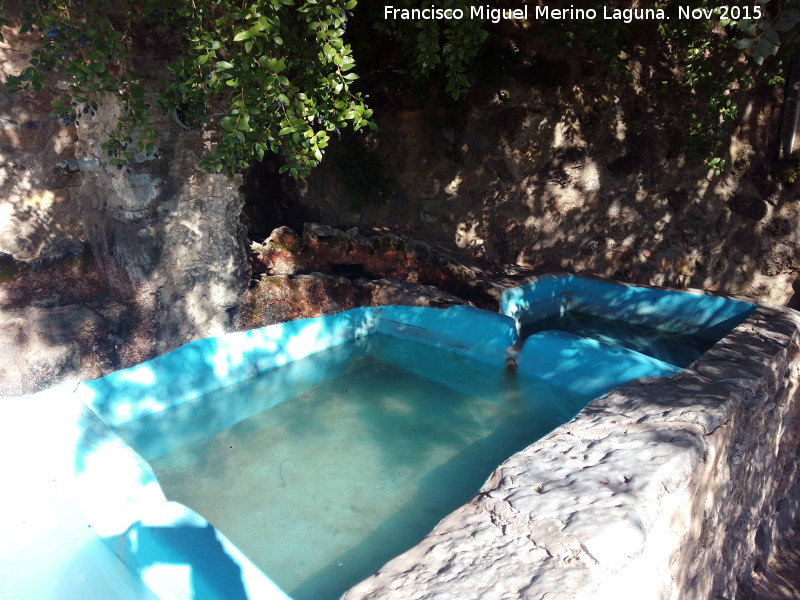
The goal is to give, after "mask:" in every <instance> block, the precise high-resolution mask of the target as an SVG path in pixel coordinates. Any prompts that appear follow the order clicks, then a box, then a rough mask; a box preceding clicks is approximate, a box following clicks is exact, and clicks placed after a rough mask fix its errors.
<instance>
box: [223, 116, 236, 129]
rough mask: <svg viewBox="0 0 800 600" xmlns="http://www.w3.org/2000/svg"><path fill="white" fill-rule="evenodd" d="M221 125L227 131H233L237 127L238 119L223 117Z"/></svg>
mask: <svg viewBox="0 0 800 600" xmlns="http://www.w3.org/2000/svg"><path fill="white" fill-rule="evenodd" d="M219 124H220V125H221V126H222V128H223V129H224V130H225V131H233V129H234V127H236V119H234V118H233V117H223V118H222V119H221V120H220V122H219Z"/></svg>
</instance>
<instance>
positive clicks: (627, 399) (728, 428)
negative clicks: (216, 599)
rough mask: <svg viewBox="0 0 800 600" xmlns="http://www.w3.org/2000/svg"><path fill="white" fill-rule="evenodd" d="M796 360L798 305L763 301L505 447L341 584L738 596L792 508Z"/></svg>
mask: <svg viewBox="0 0 800 600" xmlns="http://www.w3.org/2000/svg"><path fill="white" fill-rule="evenodd" d="M798 374H800V317H798V315H797V314H796V313H794V312H793V311H789V310H786V309H780V308H778V307H774V306H766V305H765V306H761V307H759V308H758V309H757V310H756V312H755V313H754V314H753V316H752V317H751V318H750V319H748V320H747V321H746V322H745V323H744V324H742V325H741V326H740V327H739V328H738V329H737V330H736V331H735V332H734V333H733V334H732V335H731V336H729V337H728V338H726V339H725V340H724V341H723V342H721V343H720V344H718V345H717V346H716V347H714V348H713V349H712V350H711V351H709V352H708V353H707V354H706V355H704V356H703V357H701V358H700V359H699V360H698V361H696V362H695V363H694V364H693V365H692V366H691V367H690V368H689V369H686V370H684V371H683V372H681V373H679V374H678V375H676V376H675V377H672V378H669V379H653V380H641V381H634V382H631V383H630V384H628V385H626V386H623V387H621V388H619V389H617V390H614V391H612V392H611V393H610V394H608V395H607V396H605V397H603V398H600V399H597V400H594V401H593V402H592V403H591V404H590V405H589V406H588V407H587V408H586V409H585V410H584V411H583V412H582V413H581V414H580V415H579V416H578V417H577V418H576V419H575V420H573V421H572V422H570V423H568V424H567V425H565V426H563V427H561V428H559V429H558V430H556V431H555V432H553V433H552V434H551V435H549V436H548V437H546V438H545V439H543V440H541V441H539V442H537V443H535V444H534V445H532V446H530V447H529V448H527V449H525V450H523V451H522V452H519V453H517V454H515V455H514V456H512V457H511V458H510V459H509V460H507V461H506V462H505V463H503V464H502V465H501V466H500V467H498V469H497V470H496V471H495V472H494V474H493V475H492V476H491V478H490V479H489V481H488V482H487V483H486V485H485V486H484V487H483V489H482V490H481V491H480V492H479V493H478V495H477V496H476V497H475V498H473V499H472V501H471V502H469V503H468V504H467V505H465V506H464V507H462V508H460V509H459V510H457V511H456V512H454V513H452V514H451V515H449V516H448V517H446V518H445V519H444V520H443V521H442V522H441V523H440V524H439V525H438V526H437V527H436V528H435V529H434V531H433V532H432V533H431V534H430V535H429V536H428V537H426V538H425V539H424V540H423V541H422V542H420V543H419V544H418V545H417V546H415V547H414V548H412V549H411V550H409V551H408V552H406V553H404V554H402V555H401V556H399V557H397V558H395V559H394V560H392V561H391V562H389V563H388V564H387V565H385V566H384V567H383V568H381V569H380V570H379V571H378V572H377V573H376V574H375V575H373V576H372V577H370V578H368V579H366V580H365V581H363V582H362V583H360V584H358V585H357V586H355V587H354V588H352V589H351V590H350V591H349V592H348V594H347V595H346V596H345V598H346V599H347V600H356V599H365V600H366V599H369V600H377V599H383V598H385V599H389V598H391V599H392V600H402V599H404V598H414V599H415V600H422V599H426V600H427V599H434V598H436V599H439V598H459V599H460V600H467V599H473V598H474V599H478V598H481V599H512V598H514V599H520V598H526V599H528V598H529V599H532V600H533V599H536V600H541V599H542V598H571V599H576V598H581V599H582V598H587V599H588V598H593V599H594V598H608V599H611V598H631V599H634V598H637V599H641V598H654V599H655V598H676V599H677V598H692V599H695V598H697V599H702V598H707V599H709V600H710V599H712V598H713V599H716V598H720V597H725V598H733V597H736V594H737V589H738V588H739V587H740V586H741V588H742V590H744V589H746V588H747V587H748V586H749V583H748V581H749V578H750V576H751V574H752V573H753V568H754V567H755V565H757V564H766V561H767V559H768V556H769V554H770V550H771V549H772V548H774V547H776V545H779V544H780V542H781V541H782V540H783V539H784V537H785V536H786V534H787V532H788V530H789V528H788V527H787V526H786V523H787V522H788V523H793V522H795V521H796V520H797V518H798V516H800V514H798V507H799V506H800V502H796V498H795V496H797V494H796V493H794V495H793V492H792V490H793V489H794V490H796V489H798V488H797V487H796V486H795V484H796V483H797V482H798V476H800V471H799V470H798V469H800V467H798V465H797V462H796V448H797V444H798V442H800V406H798V388H797V385H798V384H797V381H798ZM793 498H794V499H795V500H792V499H793Z"/></svg>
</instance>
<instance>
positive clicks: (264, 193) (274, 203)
mask: <svg viewBox="0 0 800 600" xmlns="http://www.w3.org/2000/svg"><path fill="white" fill-rule="evenodd" d="M280 167H281V162H280V161H279V159H277V158H275V157H268V158H264V160H263V161H261V162H260V163H257V164H255V165H253V166H252V167H250V169H248V170H247V172H246V173H245V174H244V182H243V184H242V187H241V188H240V191H241V192H242V194H244V208H243V209H242V223H244V225H245V227H247V236H248V238H250V240H253V241H258V240H264V239H266V238H267V237H268V236H269V235H270V233H271V232H272V230H273V229H275V228H277V227H281V226H283V225H285V226H287V227H291V228H292V229H294V230H295V231H302V229H303V223H304V222H305V221H306V220H307V215H306V213H305V210H304V209H303V207H302V206H300V204H298V203H297V201H296V193H295V189H294V182H293V181H292V180H291V179H290V178H289V177H286V176H284V175H282V174H280V173H279V170H280Z"/></svg>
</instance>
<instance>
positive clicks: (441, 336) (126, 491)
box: [75, 306, 517, 600]
mask: <svg viewBox="0 0 800 600" xmlns="http://www.w3.org/2000/svg"><path fill="white" fill-rule="evenodd" d="M374 333H381V334H384V335H391V336H395V337H400V338H405V339H411V340H416V341H418V342H422V343H425V344H429V345H432V346H436V347H439V348H443V349H445V350H447V351H450V352H455V353H459V354H464V355H467V356H470V357H471V358H475V359H477V360H481V361H484V362H487V363H489V364H493V365H496V366H498V367H500V366H502V365H503V364H504V360H505V351H506V349H507V348H509V347H510V346H511V345H513V344H514V343H515V342H516V341H517V333H516V328H515V325H514V322H513V320H512V319H510V318H508V317H506V316H503V315H500V314H496V313H491V312H488V311H483V310H478V309H474V308H471V307H461V306H456V307H452V308H449V309H446V310H438V309H426V308H418V307H403V306H388V307H376V308H372V307H367V308H357V309H353V310H349V311H346V312H342V313H338V314H333V315H327V316H324V317H318V318H311V319H302V320H298V321H291V322H288V323H280V324H276V325H270V326H267V327H264V328H261V329H255V330H251V331H243V332H235V333H229V334H225V335H221V336H219V337H216V338H207V339H202V340H197V341H195V342H191V343H189V344H186V345H184V346H181V347H180V348H177V349H176V350H174V351H172V352H170V353H168V354H165V355H163V356H159V357H157V358H154V359H152V360H149V361H147V362H145V363H142V364H139V365H136V366H134V367H131V368H129V369H124V370H121V371H117V372H115V373H112V374H110V375H108V376H106V377H103V378H100V379H97V380H94V381H88V382H84V383H81V384H79V385H78V387H77V388H76V391H75V394H76V397H77V398H78V399H79V400H80V401H81V402H83V403H84V404H85V405H86V406H88V407H89V408H91V410H92V412H91V413H90V414H89V415H87V423H85V425H86V428H87V432H88V433H87V440H86V443H85V444H82V445H81V446H80V447H79V448H77V450H76V457H75V462H76V471H77V472H78V477H77V478H76V479H77V483H78V485H77V486H76V491H75V493H76V496H77V499H78V501H79V503H80V504H81V505H82V506H83V507H84V509H85V511H86V513H87V517H88V518H89V521H90V522H91V523H92V526H93V528H94V529H95V531H96V532H97V533H98V535H100V536H101V537H102V538H103V539H104V540H105V541H106V543H107V544H108V546H109V547H110V548H111V550H112V551H113V552H114V553H115V554H116V555H117V556H118V557H119V558H120V560H122V562H123V563H125V564H126V565H127V566H128V567H129V568H130V569H131V570H133V571H134V572H135V573H137V574H138V575H139V576H140V577H142V579H143V581H145V583H146V584H147V585H148V587H150V588H151V591H152V592H153V593H154V594H156V596H158V597H160V598H163V599H164V600H190V599H195V600H196V599H197V598H202V599H203V600H248V599H252V600H255V599H258V600H262V599H263V600H272V599H276V600H290V599H289V598H288V596H286V595H285V594H284V593H283V592H282V591H281V590H280V589H279V588H278V587H277V586H275V585H274V583H273V582H272V581H271V580H270V579H269V577H267V576H266V575H265V574H263V573H262V572H261V571H260V570H259V569H258V568H257V567H256V566H255V565H253V564H252V563H251V562H250V560H249V559H248V558H247V557H246V556H244V555H243V554H242V553H241V552H240V551H239V550H238V549H237V548H236V547H235V546H234V545H233V544H232V543H231V542H230V541H229V540H227V538H225V536H224V535H222V534H221V533H220V532H218V531H217V530H216V529H214V528H213V527H212V526H211V525H210V524H209V523H208V522H207V521H205V520H204V519H203V518H202V517H201V516H199V515H197V514H196V513H195V512H194V511H192V510H191V509H189V508H187V507H185V506H183V505H181V504H178V503H176V502H169V501H167V499H166V498H165V497H164V495H163V492H162V490H161V487H160V486H159V484H158V481H157V478H156V476H155V474H154V473H153V471H152V469H151V468H150V466H149V464H148V463H147V462H146V460H145V458H150V457H154V456H158V455H160V454H163V453H164V452H168V451H170V450H171V449H172V448H173V447H174V446H179V445H182V444H184V443H186V442H188V441H192V437H191V436H192V435H193V429H195V428H193V427H192V426H191V425H192V423H193V422H196V421H195V419H202V420H203V422H204V423H206V425H208V423H209V421H210V420H214V419H216V421H213V424H212V426H211V427H212V428H214V429H223V428H225V427H227V426H230V425H232V424H233V423H236V422H238V421H239V420H241V419H243V418H246V417H247V416H249V415H251V414H255V413H257V412H261V411H262V410H264V409H266V408H268V407H269V406H272V405H274V404H277V403H278V402H282V401H283V400H285V399H286V390H288V389H290V388H291V389H293V390H294V393H297V390H298V386H302V385H307V386H308V387H311V386H312V385H314V384H315V383H318V382H319V381H322V380H324V379H325V378H326V377H327V376H328V375H330V374H332V373H337V374H341V373H340V372H339V371H338V369H340V368H342V367H343V366H344V365H345V364H346V362H347V358H348V355H347V353H342V354H341V355H340V353H336V356H331V358H330V359H329V361H328V362H326V363H325V364H324V365H323V366H322V367H320V364H319V363H317V364H316V365H315V368H313V369H312V368H307V367H306V366H305V365H304V363H302V362H296V361H298V359H301V358H304V357H306V356H309V355H311V354H314V353H317V352H320V351H323V350H326V349H328V348H331V347H333V346H338V345H340V344H343V343H344V342H347V341H349V340H352V339H356V338H360V337H363V336H367V335H370V334H374ZM279 367H284V368H283V369H278V368H279ZM420 368H423V367H422V366H420ZM427 368H428V369H430V370H435V369H436V365H427ZM276 369H278V370H277V371H275V370H276ZM267 371H275V372H276V375H278V374H280V376H279V377H275V378H274V379H273V378H272V377H270V378H259V380H260V382H261V384H262V385H267V386H269V387H268V389H266V390H264V389H261V390H259V392H262V393H259V394H257V395H256V396H257V397H258V398H259V400H257V401H255V402H252V401H248V400H247V399H244V398H241V397H230V396H227V395H225V393H224V388H225V387H226V386H228V385H230V384H232V383H236V382H240V381H243V380H245V379H248V378H250V377H252V376H253V375H257V374H259V373H264V372H267ZM287 378H288V379H291V381H292V385H291V386H289V385H284V383H285V382H286V379H287ZM254 385H256V384H254ZM215 393H217V395H216V396H215ZM204 395H205V398H204V399H203V402H197V401H196V400H199V398H200V397H201V396H204ZM208 398H212V400H211V402H210V403H207V402H206V399H208ZM215 402H216V404H215ZM223 406H224V409H223V408H222V407H223ZM208 429H209V427H208V426H205V427H203V428H202V430H203V435H205V434H207V432H208ZM154 431H160V432H162V433H163V432H167V435H154ZM120 436H123V437H124V438H125V440H126V441H132V440H133V441H132V443H133V445H134V446H135V447H136V450H134V449H133V448H132V447H131V446H130V445H129V444H128V443H126V441H123V439H122V438H121V437H120ZM164 564H166V565H170V564H173V565H181V566H184V567H185V566H186V565H188V566H189V567H190V568H191V569H192V578H191V581H190V582H189V585H188V587H186V586H183V585H182V583H181V582H180V581H179V580H176V579H172V580H168V581H165V580H163V578H162V579H159V578H153V577H149V578H148V577H147V576H146V572H147V569H148V568H149V567H152V566H153V565H164ZM167 579H169V578H167Z"/></svg>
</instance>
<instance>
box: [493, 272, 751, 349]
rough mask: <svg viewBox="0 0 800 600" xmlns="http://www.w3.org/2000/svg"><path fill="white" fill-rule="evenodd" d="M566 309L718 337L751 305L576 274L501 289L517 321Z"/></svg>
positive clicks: (503, 303) (503, 304)
mask: <svg viewBox="0 0 800 600" xmlns="http://www.w3.org/2000/svg"><path fill="white" fill-rule="evenodd" d="M569 309H573V310H580V311H582V312H588V313H590V314H596V315H599V316H607V317H610V318H613V319H617V320H619V321H627V322H629V323H641V324H644V325H649V326H651V327H656V328H659V329H664V330H668V331H677V332H682V333H689V334H702V335H704V336H706V337H709V338H713V339H719V338H721V337H723V336H724V335H726V334H727V333H729V332H730V331H731V330H732V329H733V328H734V327H736V326H737V325H738V324H739V323H741V322H742V321H743V320H744V319H745V318H747V316H748V315H749V314H750V313H751V312H752V311H753V309H754V305H753V304H750V303H748V302H741V301H739V300H731V299H729V298H721V297H719V296H709V295H703V294H692V293H688V292H676V291H672V290H657V289H651V288H645V287H637V286H633V285H624V284H619V283H609V282H606V281H598V280H595V279H586V278H584V277H577V276H575V275H562V276H557V277H556V276H553V277H542V278H540V279H536V280H534V281H531V282H528V283H526V284H525V285H522V286H520V287H516V288H512V289H509V290H506V291H505V292H503V294H502V296H501V299H500V312H501V313H502V314H504V315H508V316H509V317H511V318H513V319H514V320H515V321H517V322H518V323H519V324H520V325H525V324H527V323H531V322H533V321H538V320H539V319H544V318H545V317H549V316H551V315H554V314H558V313H559V312H562V311H565V310H569Z"/></svg>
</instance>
